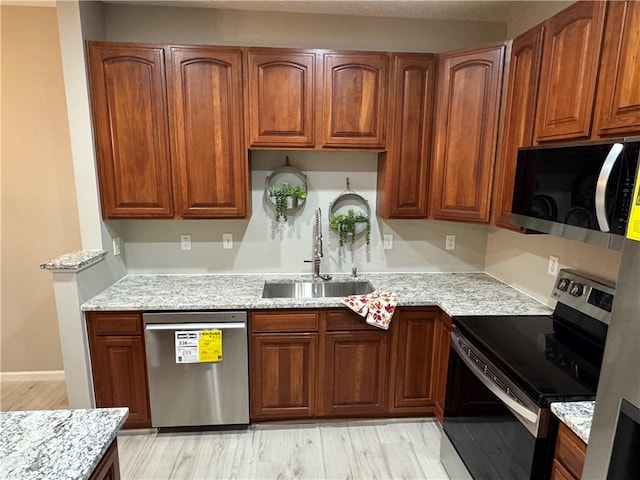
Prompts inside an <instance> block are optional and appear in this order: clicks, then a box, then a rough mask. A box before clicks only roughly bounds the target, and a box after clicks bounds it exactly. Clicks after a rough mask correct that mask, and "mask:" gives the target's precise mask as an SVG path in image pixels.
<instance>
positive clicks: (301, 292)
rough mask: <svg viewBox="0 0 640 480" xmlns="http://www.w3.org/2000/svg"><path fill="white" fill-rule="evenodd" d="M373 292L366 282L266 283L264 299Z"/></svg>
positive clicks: (337, 295) (344, 295)
mask: <svg viewBox="0 0 640 480" xmlns="http://www.w3.org/2000/svg"><path fill="white" fill-rule="evenodd" d="M371 292H373V286H372V285H371V284H370V283H369V282H367V281H366V280H358V281H349V282H265V284H264V290H263V291H262V298H323V297H346V296H348V295H364V294H367V293H371Z"/></svg>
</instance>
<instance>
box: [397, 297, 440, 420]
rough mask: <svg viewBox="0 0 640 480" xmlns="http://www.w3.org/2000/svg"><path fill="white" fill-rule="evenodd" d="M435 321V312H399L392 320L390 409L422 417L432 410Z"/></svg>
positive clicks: (409, 310)
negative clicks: (421, 415)
mask: <svg viewBox="0 0 640 480" xmlns="http://www.w3.org/2000/svg"><path fill="white" fill-rule="evenodd" d="M437 318H438V311H437V310H435V309H402V311H401V312H400V315H399V318H398V319H397V320H394V322H397V324H396V325H394V327H395V330H394V340H393V345H394V347H393V350H392V362H391V364H392V365H394V369H395V375H393V376H390V377H391V379H390V389H389V392H390V395H391V402H390V410H391V411H392V412H405V413H416V414H421V413H422V414H424V413H431V412H432V411H433V405H434V401H435V393H436V388H435V387H436V379H437V373H438V372H437V370H436V368H435V367H436V366H437V353H438V351H437V343H436V334H437Z"/></svg>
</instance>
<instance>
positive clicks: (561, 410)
mask: <svg viewBox="0 0 640 480" xmlns="http://www.w3.org/2000/svg"><path fill="white" fill-rule="evenodd" d="M595 405H596V402H593V401H591V402H555V403H552V404H551V412H552V413H553V414H554V415H555V416H556V417H558V419H559V420H560V421H561V422H562V423H564V424H565V425H566V426H567V427H569V429H570V430H571V431H572V432H573V433H575V434H576V435H577V436H578V437H579V438H580V440H582V441H583V442H584V443H585V444H588V443H589V434H590V433H591V423H592V420H593V410H594V409H595Z"/></svg>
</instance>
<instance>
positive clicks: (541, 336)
mask: <svg viewBox="0 0 640 480" xmlns="http://www.w3.org/2000/svg"><path fill="white" fill-rule="evenodd" d="M453 323H454V325H456V326H457V327H458V328H459V329H460V331H461V333H462V334H463V335H464V336H466V337H467V338H468V339H469V340H470V341H471V342H472V344H473V345H474V346H475V347H476V348H478V349H479V350H480V351H481V352H482V353H484V354H485V355H486V356H487V357H488V358H489V359H491V360H492V361H493V362H494V363H495V364H496V366H497V367H499V368H500V369H501V370H502V371H503V372H504V373H505V374H506V375H507V376H508V377H509V378H510V379H511V380H512V381H513V382H515V383H516V384H517V385H518V386H519V387H520V388H522V390H523V391H524V392H525V393H527V394H528V395H529V396H530V397H531V399H532V400H534V401H535V402H536V403H538V404H539V405H540V406H541V407H546V406H548V404H549V403H551V402H558V401H572V400H594V399H595V394H596V388H597V384H598V374H599V367H600V363H601V361H602V351H601V346H597V345H596V346H594V345H590V344H588V343H589V342H586V344H585V342H584V341H583V340H582V339H580V338H573V337H572V335H571V334H570V332H566V331H565V330H564V329H563V328H561V327H558V326H555V328H554V325H555V324H556V322H554V320H553V318H552V317H551V316H473V317H454V318H453Z"/></svg>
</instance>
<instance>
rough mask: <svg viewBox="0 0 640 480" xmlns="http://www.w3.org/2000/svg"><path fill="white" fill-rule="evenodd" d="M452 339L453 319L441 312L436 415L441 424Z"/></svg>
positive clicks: (437, 335)
mask: <svg viewBox="0 0 640 480" xmlns="http://www.w3.org/2000/svg"><path fill="white" fill-rule="evenodd" d="M450 339H451V317H449V316H448V315H447V314H445V313H443V312H439V315H438V320H437V326H436V351H437V353H436V355H437V363H436V367H435V369H436V371H437V377H436V393H435V414H436V417H437V418H438V420H440V421H441V422H442V421H443V420H444V404H445V394H446V391H447V376H448V373H449V350H450V344H449V341H450Z"/></svg>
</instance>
